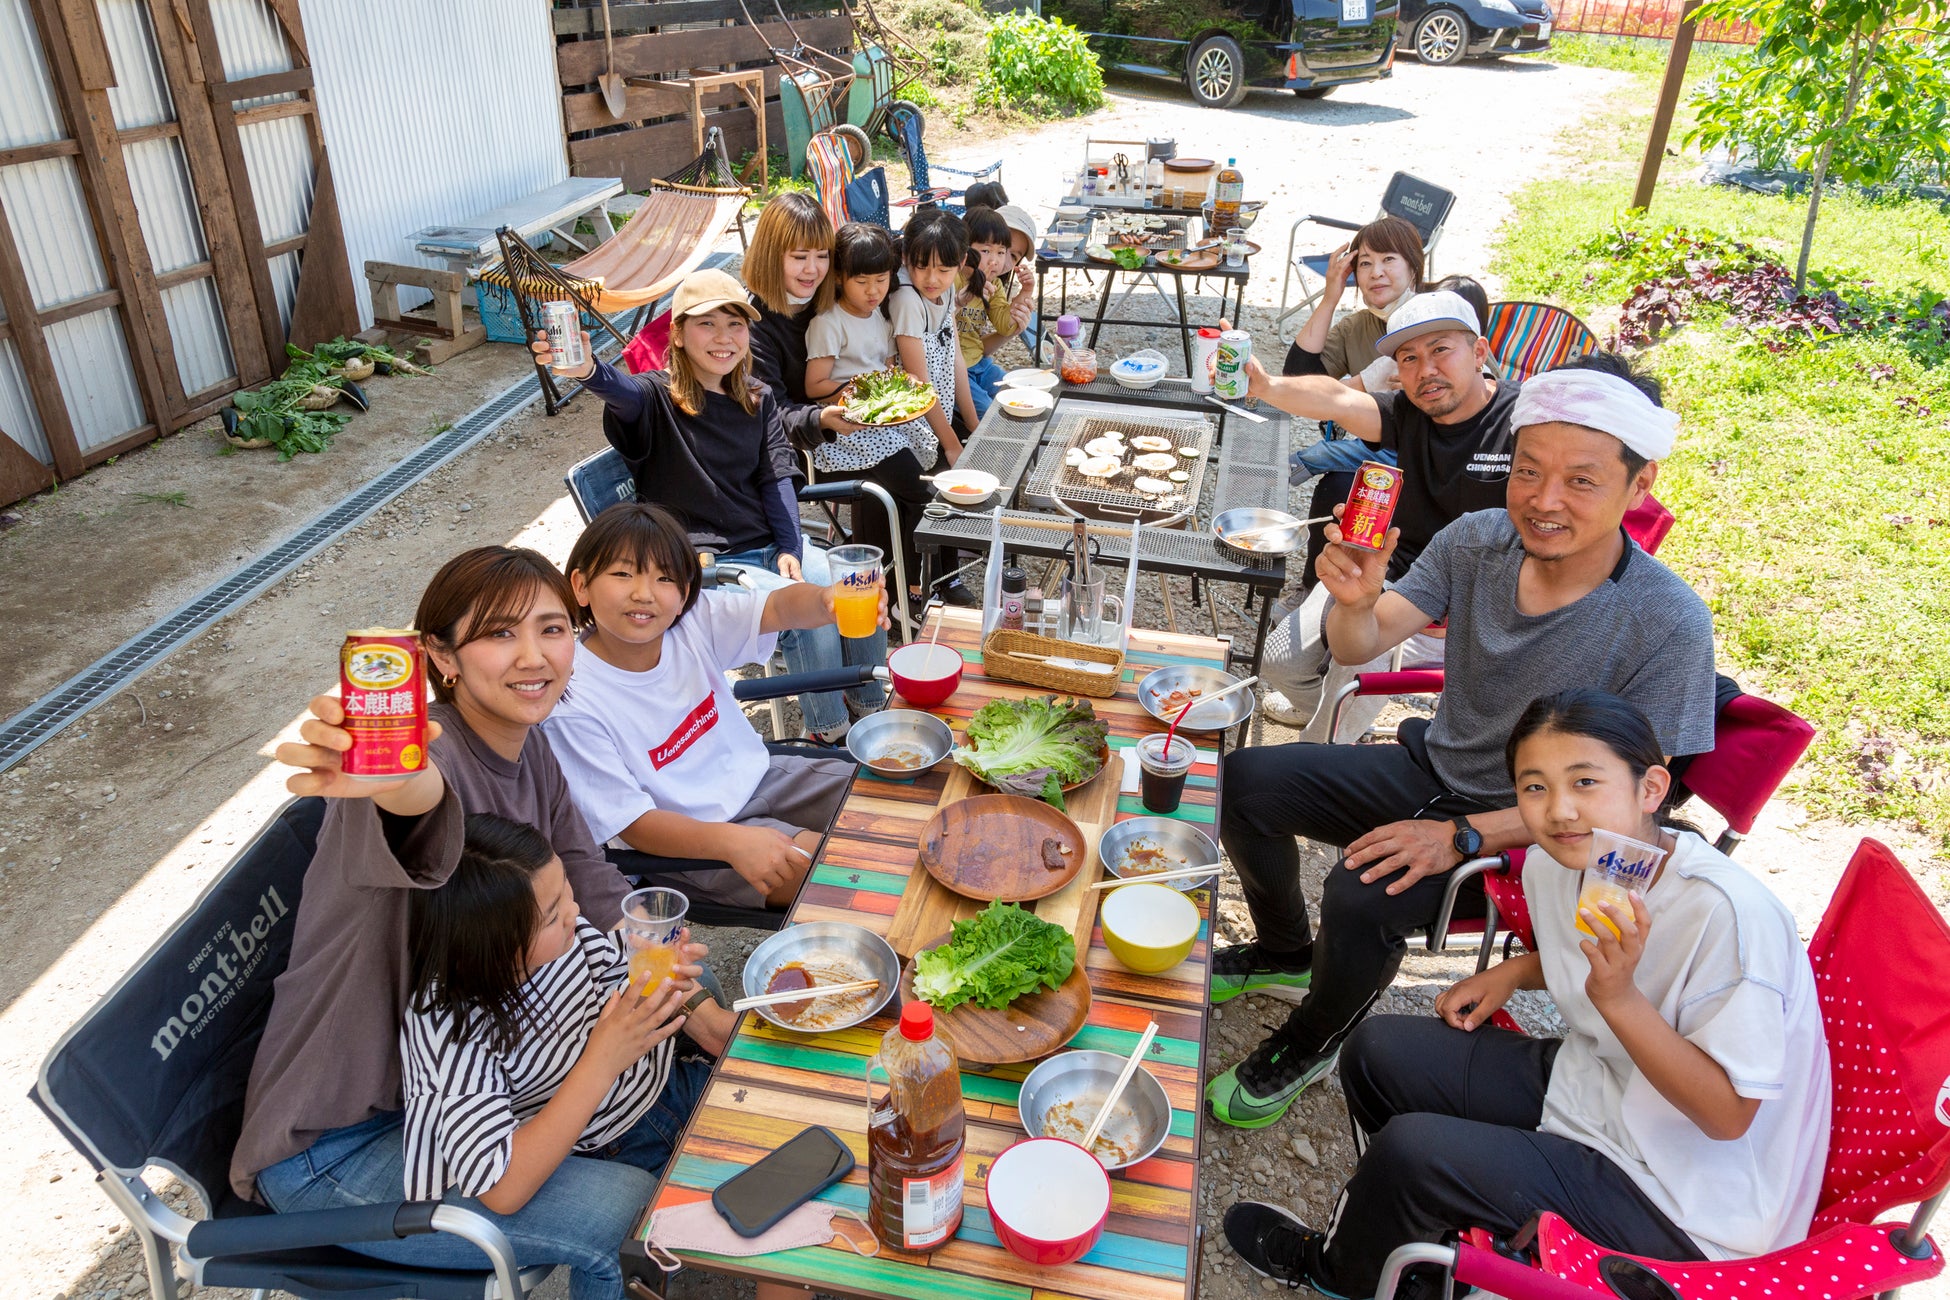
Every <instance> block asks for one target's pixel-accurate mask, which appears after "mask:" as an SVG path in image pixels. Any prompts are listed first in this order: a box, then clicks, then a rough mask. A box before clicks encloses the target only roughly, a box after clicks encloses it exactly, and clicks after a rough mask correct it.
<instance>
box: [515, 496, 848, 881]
mask: <svg viewBox="0 0 1950 1300" xmlns="http://www.w3.org/2000/svg"><path fill="white" fill-rule="evenodd" d="M567 569H568V574H569V584H570V587H571V589H572V591H573V593H574V595H575V599H576V604H577V606H578V609H577V613H576V621H577V624H578V626H579V627H581V628H582V636H581V640H580V642H579V643H578V645H577V646H576V652H575V668H574V670H573V672H572V673H571V675H570V677H569V688H568V691H567V692H566V693H565V694H564V695H563V697H562V702H561V704H559V705H557V706H556V709H555V711H554V712H553V713H552V714H550V715H549V718H548V721H547V722H546V723H545V724H543V725H544V727H545V729H546V730H547V732H548V737H549V743H550V745H551V746H552V747H553V749H554V751H555V757H556V760H557V761H558V762H559V763H560V764H561V765H562V772H563V775H565V776H566V777H567V778H568V782H569V793H570V794H571V796H572V797H573V798H574V799H575V803H576V807H577V808H578V809H579V810H580V811H581V813H582V817H583V820H584V821H586V822H587V823H588V824H589V829H590V831H591V833H593V834H594V835H595V837H596V839H597V841H598V842H608V843H609V844H610V845H611V846H612V847H615V848H620V849H630V850H635V851H636V852H639V853H644V854H649V855H653V856H655V857H659V858H677V859H689V860H694V861H696V862H697V863H698V866H697V868H696V869H695V870H692V871H688V872H680V873H677V874H676V875H674V876H672V875H670V874H660V875H659V876H658V878H657V880H656V881H655V883H657V884H672V885H674V887H675V888H677V889H679V890H681V891H682V892H683V893H685V894H686V895H689V896H691V897H697V898H706V899H709V900H711V901H714V902H722V903H727V904H731V905H733V906H740V907H760V906H768V907H774V908H777V907H785V906H787V905H789V904H790V903H791V901H792V900H793V898H794V897H796V896H797V894H798V892H799V886H800V885H801V884H802V883H804V881H805V878H806V872H807V869H808V868H809V867H810V866H811V864H812V854H813V852H814V850H816V849H817V848H818V846H819V842H820V839H821V837H822V836H823V835H824V833H825V829H826V827H827V825H828V824H829V823H830V822H831V820H832V817H833V814H834V812H836V811H837V809H838V807H839V802H840V800H841V799H842V798H843V797H844V796H845V792H846V786H847V783H848V781H849V780H850V778H851V776H852V771H853V765H852V764H851V763H850V762H840V761H838V760H835V759H828V758H801V757H797V756H790V757H788V756H774V755H768V754H767V753H766V750H765V744H764V742H763V741H762V740H760V739H759V736H758V733H757V732H756V731H754V730H753V729H752V727H751V724H750V723H748V722H747V721H746V720H745V715H744V713H743V711H742V710H741V709H740V708H739V706H738V702H737V701H736V700H735V699H733V698H732V695H731V690H730V686H729V684H728V683H727V681H726V679H725V674H726V673H727V672H729V671H730V670H732V669H734V668H738V667H740V666H741V665H744V664H749V663H757V662H763V661H764V660H766V659H768V658H770V657H771V654H772V647H773V644H774V640H775V638H776V637H777V636H778V634H779V633H780V632H783V631H786V630H787V629H789V628H814V627H825V626H828V625H829V624H831V623H832V622H833V591H834V589H833V588H830V587H820V586H814V585H813V584H811V583H805V582H798V583H792V584H789V585H787V586H783V587H778V588H775V589H773V590H771V591H769V592H765V593H762V594H761V593H755V592H746V591H741V590H711V591H705V590H702V589H701V588H702V578H703V575H702V572H701V570H700V569H699V567H698V560H697V552H696V551H694V550H693V549H692V548H691V545H690V540H689V538H688V537H687V536H686V534H685V532H684V528H683V525H682V524H681V523H679V522H678V520H677V518H676V516H674V515H672V514H671V513H670V512H668V511H666V510H664V509H663V508H662V507H661V506H651V505H643V504H640V503H628V504H623V505H614V506H611V507H610V508H609V509H607V510H605V511H603V512H602V513H601V514H600V515H598V516H596V519H595V521H594V522H593V523H591V524H590V525H589V527H588V528H586V529H584V530H583V533H582V536H581V537H580V538H578V539H577V541H576V544H575V546H574V547H573V548H572V549H571V550H570V552H569V562H568V565H567ZM881 626H882V627H885V626H886V602H885V597H884V596H883V598H882V603H881ZM715 863H724V864H729V866H730V868H731V869H730V870H729V871H726V870H724V869H723V868H722V867H712V866H709V865H707V864H715ZM625 869H626V871H627V870H628V868H627V864H626V865H625Z"/></svg>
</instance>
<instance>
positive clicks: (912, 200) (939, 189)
mask: <svg viewBox="0 0 1950 1300" xmlns="http://www.w3.org/2000/svg"><path fill="white" fill-rule="evenodd" d="M934 170H939V171H947V170H948V169H947V168H946V167H941V168H936V169H934ZM954 193H955V192H954V191H953V190H951V189H949V188H948V187H947V186H946V185H934V186H930V187H929V188H927V189H925V190H916V191H915V192H914V193H913V195H912V196H911V197H908V198H905V199H895V200H893V206H895V207H897V208H912V207H918V206H920V205H921V204H923V203H939V202H941V200H943V199H946V198H952V197H954Z"/></svg>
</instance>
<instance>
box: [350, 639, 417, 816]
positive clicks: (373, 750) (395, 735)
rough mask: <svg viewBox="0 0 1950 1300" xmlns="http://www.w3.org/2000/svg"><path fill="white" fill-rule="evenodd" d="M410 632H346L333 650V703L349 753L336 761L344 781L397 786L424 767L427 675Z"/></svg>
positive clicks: (415, 641) (415, 640)
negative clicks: (340, 711)
mask: <svg viewBox="0 0 1950 1300" xmlns="http://www.w3.org/2000/svg"><path fill="white" fill-rule="evenodd" d="M426 662H427V660H426V653H425V651H424V650H423V649H422V648H421V645H420V634H419V633H418V632H416V631H414V630H413V629H411V628H390V627H369V628H362V629H360V630H359V631H356V632H348V633H346V637H345V645H344V646H343V647H341V649H340V650H339V702H340V703H341V704H342V705H343V706H344V707H345V730H346V732H347V734H349V735H350V736H351V737H352V748H350V749H348V750H346V751H345V755H344V757H343V758H341V759H340V761H339V766H340V769H341V770H342V771H343V772H344V773H345V774H346V775H347V776H350V777H357V778H359V779H360V780H365V781H397V780H400V779H401V778H403V777H409V776H412V775H414V774H415V773H417V772H420V771H423V770H425V768H426V765H427V669H426Z"/></svg>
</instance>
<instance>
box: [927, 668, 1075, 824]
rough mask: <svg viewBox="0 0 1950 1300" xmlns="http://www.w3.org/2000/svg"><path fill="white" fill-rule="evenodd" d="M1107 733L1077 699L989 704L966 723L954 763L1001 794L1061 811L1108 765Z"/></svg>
mask: <svg viewBox="0 0 1950 1300" xmlns="http://www.w3.org/2000/svg"><path fill="white" fill-rule="evenodd" d="M1109 734H1110V726H1109V724H1107V723H1105V722H1104V721H1102V720H1101V719H1100V718H1098V717H1097V711H1096V710H1095V709H1093V708H1091V707H1090V701H1088V700H1083V699H1078V698H1076V697H1075V696H1062V697H1058V696H1055V695H1032V696H1028V697H1026V698H1023V699H1012V700H990V701H989V702H988V703H987V704H984V705H983V706H982V707H981V708H980V709H978V710H976V712H975V716H974V717H972V718H970V719H969V720H968V732H967V741H966V743H964V744H963V745H961V746H960V747H958V748H957V749H956V750H955V753H954V759H955V762H957V763H959V764H961V765H962V766H963V767H965V768H967V769H968V770H969V771H970V772H972V773H974V774H975V779H976V780H978V781H981V782H983V783H985V784H987V785H991V786H994V787H995V788H996V789H997V790H1000V791H1002V792H1003V793H1004V794H1020V795H1027V796H1028V797H1030V798H1032V799H1041V800H1043V801H1044V802H1045V803H1048V804H1049V805H1050V806H1051V807H1054V808H1061V807H1063V796H1064V795H1065V794H1066V793H1068V792H1069V791H1071V790H1074V789H1076V788H1077V787H1078V786H1081V785H1083V784H1085V783H1086V782H1088V781H1091V780H1094V779H1095V778H1096V776H1097V774H1098V773H1099V772H1102V771H1103V770H1104V765H1105V764H1106V763H1108V762H1110V742H1109V740H1108V739H1107V737H1108V736H1109Z"/></svg>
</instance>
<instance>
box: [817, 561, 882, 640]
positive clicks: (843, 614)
mask: <svg viewBox="0 0 1950 1300" xmlns="http://www.w3.org/2000/svg"><path fill="white" fill-rule="evenodd" d="M882 558H883V557H882V555H881V553H880V548H879V547H878V546H835V547H834V548H833V549H832V550H830V551H828V552H826V567H827V569H828V570H829V571H830V572H831V573H832V575H833V622H834V623H835V624H836V625H838V627H839V630H840V635H841V636H843V637H847V638H849V639H857V638H859V637H866V636H872V635H873V634H874V631H875V629H877V628H878V627H879V626H880V591H881V587H882V586H883V585H884V583H885V581H886V579H885V577H884V576H883V574H882V573H881V568H880V562H881V560H882Z"/></svg>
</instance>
